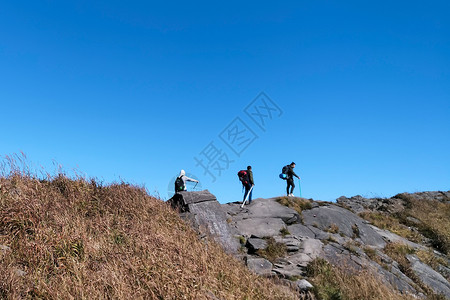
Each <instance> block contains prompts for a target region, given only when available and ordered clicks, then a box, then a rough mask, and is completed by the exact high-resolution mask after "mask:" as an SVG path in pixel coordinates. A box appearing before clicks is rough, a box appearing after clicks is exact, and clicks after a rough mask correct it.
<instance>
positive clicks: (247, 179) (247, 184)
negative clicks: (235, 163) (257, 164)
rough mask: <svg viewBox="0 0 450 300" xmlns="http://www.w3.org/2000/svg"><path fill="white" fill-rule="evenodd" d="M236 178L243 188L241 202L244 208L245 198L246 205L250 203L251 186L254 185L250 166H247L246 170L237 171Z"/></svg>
mask: <svg viewBox="0 0 450 300" xmlns="http://www.w3.org/2000/svg"><path fill="white" fill-rule="evenodd" d="M238 177H239V180H240V181H241V183H242V186H243V187H244V188H245V193H244V199H243V202H242V206H244V205H245V202H246V200H247V196H248V204H250V203H252V194H253V186H254V185H255V182H254V181H253V172H252V166H248V167H247V170H241V171H239V172H238Z"/></svg>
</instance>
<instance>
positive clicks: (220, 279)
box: [0, 172, 295, 299]
mask: <svg viewBox="0 0 450 300" xmlns="http://www.w3.org/2000/svg"><path fill="white" fill-rule="evenodd" d="M294 298H295V294H294V292H293V291H292V290H290V289H288V288H286V287H283V286H279V285H276V284H274V282H273V281H271V280H269V279H266V278H263V277H260V276H257V275H255V274H253V273H251V272H249V271H248V270H247V268H245V266H244V265H243V264H242V263H240V262H239V261H238V260H236V259H234V258H233V257H231V256H230V255H228V254H226V253H225V252H224V251H223V250H222V249H221V247H220V246H219V245H217V244H216V243H214V242H212V241H210V240H205V239H203V240H202V239H200V238H199V236H198V234H197V233H196V232H195V231H194V230H193V229H191V227H189V226H188V225H187V224H186V223H185V222H184V221H182V220H181V219H180V217H179V216H178V214H177V212H176V211H174V210H172V209H171V208H170V207H169V206H168V205H167V204H166V203H164V202H163V201H161V200H159V199H156V198H153V197H151V196H149V195H148V194H147V193H146V192H145V190H144V189H143V188H140V187H136V186H132V185H129V184H125V183H120V184H111V185H107V186H104V185H102V184H101V183H99V182H97V181H95V180H90V181H87V180H84V179H69V178H67V177H66V176H64V175H59V176H56V177H54V178H49V179H46V180H42V179H37V178H34V176H29V175H25V174H21V173H18V172H13V173H12V174H8V175H5V176H3V177H1V178H0V299H294Z"/></svg>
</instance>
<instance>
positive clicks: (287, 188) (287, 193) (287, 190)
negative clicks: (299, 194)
mask: <svg viewBox="0 0 450 300" xmlns="http://www.w3.org/2000/svg"><path fill="white" fill-rule="evenodd" d="M289 187H290V183H289V179H288V180H286V195H288V196H289Z"/></svg>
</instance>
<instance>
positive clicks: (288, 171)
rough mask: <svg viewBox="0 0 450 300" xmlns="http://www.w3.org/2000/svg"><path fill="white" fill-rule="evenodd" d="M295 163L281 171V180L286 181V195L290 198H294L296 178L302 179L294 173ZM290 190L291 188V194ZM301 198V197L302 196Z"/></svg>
mask: <svg viewBox="0 0 450 300" xmlns="http://www.w3.org/2000/svg"><path fill="white" fill-rule="evenodd" d="M294 168H295V162H292V163H291V164H290V165H286V166H284V167H283V169H282V170H281V174H280V178H281V179H284V180H286V184H287V186H286V194H287V196H288V197H294V188H295V183H294V176H295V177H297V178H298V179H300V177H299V176H298V175H297V174H295V172H294ZM289 188H291V190H290V192H289ZM300 197H301V196H300Z"/></svg>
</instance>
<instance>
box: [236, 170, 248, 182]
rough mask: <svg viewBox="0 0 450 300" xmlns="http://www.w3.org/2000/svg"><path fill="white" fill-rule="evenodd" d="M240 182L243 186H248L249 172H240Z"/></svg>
mask: <svg viewBox="0 0 450 300" xmlns="http://www.w3.org/2000/svg"><path fill="white" fill-rule="evenodd" d="M237 175H238V177H239V180H240V181H241V182H242V185H247V184H248V181H249V179H248V172H247V171H246V170H240V171H239V172H238V173H237Z"/></svg>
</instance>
